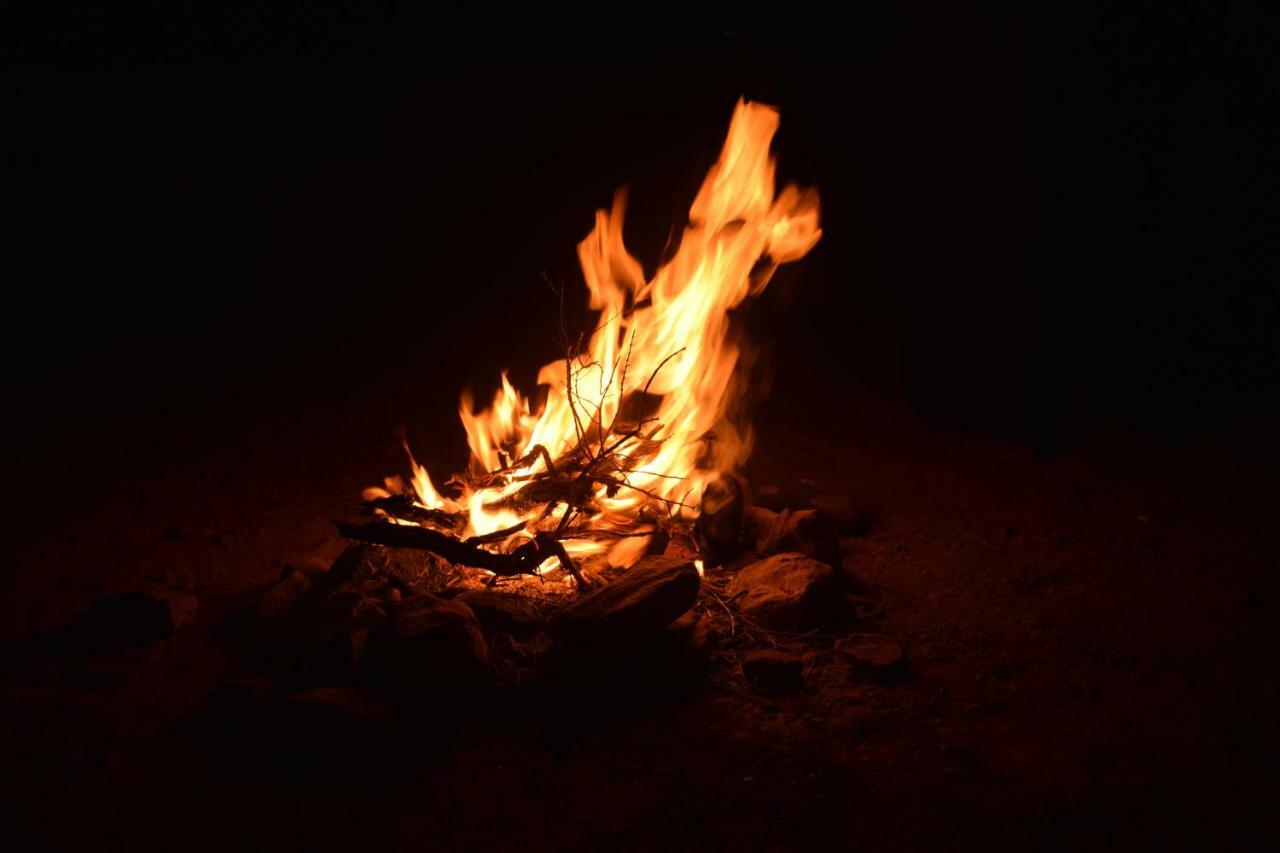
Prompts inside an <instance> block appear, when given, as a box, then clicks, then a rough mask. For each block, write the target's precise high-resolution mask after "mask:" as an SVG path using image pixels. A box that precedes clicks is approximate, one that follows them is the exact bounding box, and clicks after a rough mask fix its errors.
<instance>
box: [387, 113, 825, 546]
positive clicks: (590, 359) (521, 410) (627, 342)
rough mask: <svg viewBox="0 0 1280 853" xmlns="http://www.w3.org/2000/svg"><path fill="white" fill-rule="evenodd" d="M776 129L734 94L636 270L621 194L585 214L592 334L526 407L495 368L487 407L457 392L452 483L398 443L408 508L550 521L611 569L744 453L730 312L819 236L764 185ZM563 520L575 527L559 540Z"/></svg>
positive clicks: (809, 194) (476, 530) (802, 209)
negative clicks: (689, 196) (673, 227)
mask: <svg viewBox="0 0 1280 853" xmlns="http://www.w3.org/2000/svg"><path fill="white" fill-rule="evenodd" d="M777 129H778V113H777V111H776V110H774V109H773V108H771V107H768V106H764V105H762V104H757V103H748V102H746V101H739V102H738V104H737V106H736V108H735V109H734V112H733V117H732V120H731V122H730V125H729V132H728V136H727V138H726V139H725V143H724V148H723V150H722V151H721V153H720V158H719V160H718V161H717V162H716V164H715V165H714V166H712V167H711V170H710V172H708V174H707V177H706V180H705V181H704V182H703V184H702V187H701V189H700V190H699V192H698V194H697V196H696V198H695V199H694V201H693V205H692V206H691V208H690V210H689V223H688V226H687V227H686V228H685V229H684V232H683V235H682V236H681V240H680V244H679V248H678V249H677V251H676V253H675V255H674V256H673V257H672V258H671V260H670V261H669V262H668V263H666V264H665V265H663V266H661V267H660V268H659V269H658V270H657V272H656V273H655V274H654V276H653V277H652V278H651V279H647V278H646V277H645V274H644V271H643V268H642V267H641V265H640V263H639V261H637V260H636V259H635V258H634V257H632V256H631V254H630V253H628V252H627V249H626V247H625V245H624V244H623V238H622V231H623V215H624V211H625V207H626V196H625V193H623V192H621V191H620V192H619V193H618V194H617V196H616V197H615V198H614V201H613V205H612V208H611V209H610V210H607V211H606V210H600V211H597V213H596V220H595V227H594V228H593V229H592V231H591V233H590V234H588V235H587V237H586V239H584V240H583V241H582V242H581V243H580V244H579V245H578V258H579V261H580V263H581V266H582V272H583V276H584V278H585V280H586V285H587V290H588V293H589V306H590V308H592V309H593V310H595V311H596V312H598V313H597V321H596V324H595V331H594V332H593V333H592V334H591V335H590V338H589V339H588V340H587V341H586V343H585V345H581V344H580V345H579V346H578V347H575V348H572V349H571V350H570V351H569V352H567V353H566V355H565V356H564V357H562V358H558V359H556V360H555V361H552V362H551V363H549V364H547V365H545V366H544V367H543V368H542V369H541V371H540V372H539V374H538V378H537V381H538V384H539V385H540V386H546V388H547V392H546V399H545V402H544V403H543V404H542V405H541V406H540V408H538V409H537V410H536V411H535V410H534V409H533V408H532V407H531V405H530V400H529V398H527V397H525V396H524V395H523V394H521V392H520V391H519V390H517V389H516V388H515V387H514V386H513V385H512V384H511V382H510V381H509V380H508V378H507V376H506V375H505V374H504V375H503V376H502V384H501V387H500V388H499V390H498V391H497V393H496V394H495V395H494V398H493V400H492V402H491V403H490V404H489V406H488V407H487V408H484V409H480V410H477V409H476V408H475V404H474V401H473V400H472V398H471V395H470V394H468V393H464V394H463V395H462V401H461V406H460V409H459V416H460V417H461V420H462V424H463V427H464V428H465V430H466V434H467V443H468V445H469V447H470V450H471V462H470V464H469V466H468V471H467V472H466V474H464V475H461V476H459V477H455V478H453V479H452V480H450V481H449V484H451V485H452V486H453V487H455V488H454V489H452V490H450V491H453V492H456V493H458V494H457V497H448V496H446V495H445V494H442V493H441V491H440V490H438V489H437V488H436V487H435V485H434V483H433V482H432V479H431V477H430V475H429V474H428V473H427V470H426V469H425V468H424V467H423V466H422V465H420V464H418V462H417V461H416V460H415V459H414V458H413V455H412V453H411V452H410V453H409V460H410V466H411V468H412V471H413V478H412V492H413V496H414V497H415V498H416V505H417V506H419V507H420V508H422V509H426V510H438V511H440V512H442V513H446V514H449V515H451V516H455V517H459V518H461V517H465V529H464V530H463V535H465V536H468V537H485V536H487V535H489V534H499V533H500V532H501V531H507V530H511V531H512V532H511V534H510V541H508V542H506V544H505V545H504V544H502V542H503V540H498V541H496V542H491V540H485V541H486V547H495V548H499V549H503V550H506V549H507V548H509V547H511V545H512V544H513V543H518V542H521V541H528V540H529V539H530V538H531V537H532V536H533V535H534V534H535V533H536V532H537V531H548V530H556V531H557V532H558V533H559V534H562V535H561V537H560V538H562V541H563V544H564V546H565V548H566V550H567V551H568V552H569V553H570V554H571V555H573V556H575V557H578V556H585V555H589V554H605V555H606V556H607V559H608V562H609V563H610V564H612V565H623V566H625V565H630V563H632V562H634V561H635V560H636V559H638V558H639V557H640V556H641V555H642V554H643V553H644V552H645V549H646V547H647V544H648V543H647V540H646V538H645V537H644V536H643V535H642V534H644V533H656V532H658V531H659V530H664V529H666V526H668V525H670V524H673V523H679V522H681V521H691V520H692V519H693V518H694V517H695V516H696V513H697V508H698V507H699V505H700V501H701V497H702V493H703V490H704V488H706V486H707V484H708V483H710V482H712V481H713V480H715V479H716V478H717V477H719V476H720V475H721V474H723V473H726V472H732V471H733V470H734V469H736V468H738V467H739V466H740V465H741V464H742V463H743V462H744V461H745V460H746V458H747V456H748V454H749V453H750V450H751V433H750V429H749V426H747V425H745V424H742V423H741V422H740V420H739V419H738V418H736V417H735V412H734V404H735V401H737V400H738V399H739V398H740V396H741V390H742V389H741V388H740V387H739V382H740V380H739V379H738V378H737V377H736V375H735V367H736V365H737V364H738V361H739V357H740V355H741V353H740V350H739V347H738V345H737V344H735V343H734V342H733V341H732V340H731V339H730V335H729V312H730V310H731V309H733V308H735V307H736V306H738V305H739V304H741V303H742V302H743V301H744V300H745V299H747V298H748V297H750V296H753V295H756V294H758V293H760V292H761V291H762V290H763V289H764V288H765V286H766V285H767V284H768V283H769V280H770V278H771V277H772V275H773V272H774V270H775V269H776V268H777V266H778V265H779V264H782V263H787V262H789V261H794V260H796V259H798V258H801V257H803V256H804V255H805V253H807V252H808V251H809V250H810V249H811V248H812V247H813V246H814V244H815V243H817V241H818V239H819V237H820V236H821V234H822V232H821V230H820V229H819V227H818V198H817V194H816V192H814V191H813V190H807V191H801V190H799V189H797V188H796V187H794V186H790V185H789V186H787V187H785V188H784V189H783V190H782V191H781V192H778V193H776V194H775V189H774V169H775V164H774V160H773V157H772V156H771V154H770V152H769V145H770V142H771V140H772V138H773V135H774V133H775V132H776V131H777ZM406 451H408V447H407V445H406ZM567 460H568V461H573V460H576V464H577V469H578V470H580V471H581V473H580V474H578V475H576V476H574V477H573V478H572V479H571V480H566V478H560V479H561V480H564V482H559V489H560V490H559V491H558V492H557V491H556V490H555V489H551V488H549V487H547V485H546V484H547V481H548V480H554V479H555V478H554V477H552V476H551V475H553V474H554V473H555V472H558V471H560V470H562V469H563V466H564V465H565V464H566V461H567ZM540 483H541V484H542V486H541V487H544V488H546V493H545V494H542V493H540V492H538V491H537V490H538V489H539V488H540V485H539V484H540ZM387 486H388V489H389V490H390V492H397V491H402V490H403V491H405V492H407V489H405V487H404V486H403V484H402V483H397V482H395V481H392V480H389V481H388V483H387ZM371 494H372V495H374V496H377V495H379V494H380V495H386V494H387V492H384V491H382V490H369V492H367V493H366V497H367V498H368V497H370V495H371ZM402 523H404V522H402ZM575 530H576V531H581V532H582V534H583V535H566V534H568V533H569V532H571V531H575ZM554 565H555V561H554V560H550V561H548V562H547V563H546V564H545V565H544V566H543V568H544V569H549V568H550V567H552V566H554Z"/></svg>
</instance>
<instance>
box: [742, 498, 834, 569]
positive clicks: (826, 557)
mask: <svg viewBox="0 0 1280 853" xmlns="http://www.w3.org/2000/svg"><path fill="white" fill-rule="evenodd" d="M756 550H757V551H759V552H760V553H762V554H781V553H784V552H788V551H797V552H799V553H801V554H804V555H805V556H806V557H812V558H813V559H815V560H821V561H822V562H824V563H826V564H828V565H830V566H839V565H840V540H839V539H838V538H837V537H836V532H835V528H834V527H833V526H832V524H831V520H830V519H829V518H828V517H827V515H826V514H825V513H823V512H822V511H821V510H816V509H801V510H789V509H784V510H783V511H782V512H780V513H778V514H777V515H776V516H775V517H774V519H773V524H771V525H770V526H769V527H768V529H766V530H765V531H764V532H763V533H761V534H760V536H759V537H758V538H757V539H756Z"/></svg>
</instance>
